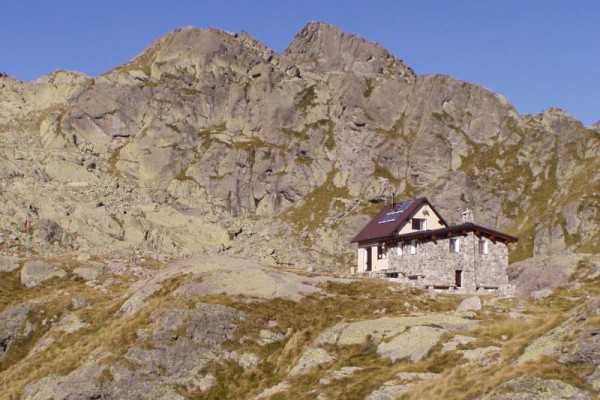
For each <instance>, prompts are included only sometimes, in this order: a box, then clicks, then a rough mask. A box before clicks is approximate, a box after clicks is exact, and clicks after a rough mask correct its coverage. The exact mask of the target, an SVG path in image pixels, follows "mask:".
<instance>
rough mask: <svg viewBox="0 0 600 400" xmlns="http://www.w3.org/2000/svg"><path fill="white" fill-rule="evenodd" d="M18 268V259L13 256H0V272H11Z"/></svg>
mask: <svg viewBox="0 0 600 400" xmlns="http://www.w3.org/2000/svg"><path fill="white" fill-rule="evenodd" d="M17 268H19V259H18V258H15V257H0V272H12V271H14V270H16V269H17Z"/></svg>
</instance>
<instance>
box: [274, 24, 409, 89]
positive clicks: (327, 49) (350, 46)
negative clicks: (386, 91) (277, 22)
mask: <svg viewBox="0 0 600 400" xmlns="http://www.w3.org/2000/svg"><path fill="white" fill-rule="evenodd" d="M285 54H286V55H287V56H289V57H290V58H291V59H292V60H294V61H295V62H297V63H298V64H308V65H310V66H311V68H312V69H315V70H318V71H319V72H334V71H335V72H342V71H352V72H356V73H362V74H373V73H385V72H387V71H386V70H387V69H389V68H390V67H399V73H400V75H402V76H404V77H406V78H410V79H412V78H415V77H416V75H415V73H414V72H413V71H412V69H411V68H410V67H409V66H408V65H406V64H404V63H403V62H402V60H400V59H398V58H396V57H395V56H394V55H393V54H392V53H391V52H390V51H388V50H386V49H385V48H384V47H383V46H381V45H379V44H377V43H374V42H371V41H369V40H366V39H364V38H362V37H360V36H358V35H353V34H348V33H344V32H343V31H342V30H341V29H339V28H337V27H335V26H333V25H330V24H327V23H324V22H310V23H308V24H306V26H304V28H302V29H301V30H300V32H298V33H297V34H296V36H295V37H294V40H292V42H291V43H290V44H289V46H288V47H287V49H286V50H285Z"/></svg>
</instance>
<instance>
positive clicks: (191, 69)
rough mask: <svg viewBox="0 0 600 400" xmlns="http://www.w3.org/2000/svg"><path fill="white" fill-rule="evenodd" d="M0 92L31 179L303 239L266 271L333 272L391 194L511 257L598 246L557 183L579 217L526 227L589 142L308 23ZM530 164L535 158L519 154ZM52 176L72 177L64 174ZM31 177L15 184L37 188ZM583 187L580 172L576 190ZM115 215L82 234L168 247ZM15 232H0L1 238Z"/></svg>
mask: <svg viewBox="0 0 600 400" xmlns="http://www.w3.org/2000/svg"><path fill="white" fill-rule="evenodd" d="M342 55H343V56H342ZM313 67H314V68H313ZM311 68H312V69H311ZM2 85H3V86H4V87H6V88H10V89H11V92H10V93H14V95H10V94H9V92H8V91H7V90H3V91H2V100H0V101H2V105H3V109H4V110H5V114H4V116H3V118H2V120H1V121H0V123H3V124H5V125H6V126H8V127H10V126H11V124H12V125H13V126H15V127H16V129H17V131H19V130H21V131H28V133H29V134H30V135H32V136H31V139H30V140H33V141H36V140H39V139H36V137H39V138H40V139H41V143H42V147H41V150H42V153H43V152H44V151H46V150H48V154H47V155H45V156H44V158H45V159H46V160H55V161H52V162H51V163H54V164H56V165H57V166H54V165H44V164H43V163H42V164H40V165H39V167H36V168H37V169H36V168H33V170H38V171H42V172H43V175H42V178H41V179H42V181H48V180H49V181H50V182H52V181H55V182H61V181H62V183H60V185H65V184H66V185H67V186H68V185H74V184H77V183H78V182H79V179H83V181H84V182H85V181H87V180H89V181H90V182H87V184H88V185H89V184H91V183H92V182H91V181H98V179H100V181H102V180H106V182H107V183H108V182H111V183H108V185H109V186H110V185H119V184H124V183H126V184H127V185H128V187H129V188H131V190H133V189H134V188H136V187H139V188H140V193H137V192H130V194H129V195H128V196H129V197H131V198H132V199H137V200H134V203H135V202H137V201H140V200H141V199H142V198H143V197H145V198H152V199H155V200H152V203H153V204H156V205H159V204H169V205H170V206H174V207H177V208H179V209H180V210H184V211H183V213H181V211H174V212H176V213H178V214H181V216H182V219H184V218H185V217H184V215H185V214H186V213H192V214H193V215H197V216H200V218H201V219H206V220H207V221H208V224H209V225H215V224H214V223H213V222H214V221H215V220H217V221H219V220H222V221H227V224H229V225H231V226H234V227H233V228H227V227H226V226H220V225H219V224H218V223H217V224H216V226H215V229H216V230H217V231H220V232H225V231H227V230H231V229H233V230H234V231H239V230H240V229H241V228H240V227H243V226H244V225H246V224H251V225H252V224H255V222H252V218H254V217H253V216H255V217H258V218H275V217H276V218H278V219H279V220H280V221H282V218H287V217H289V218H290V221H285V223H284V224H283V225H284V226H279V227H278V228H277V229H273V231H272V232H271V234H268V235H267V236H273V235H275V236H279V235H283V236H286V235H290V234H291V235H294V236H296V237H304V238H303V239H302V242H303V243H305V245H306V246H307V248H306V250H309V253H311V256H309V257H308V259H307V258H306V257H305V256H301V255H300V254H298V253H297V252H295V254H294V255H291V254H290V253H289V251H288V250H287V249H288V248H289V246H287V245H285V244H283V243H281V244H278V246H281V247H282V248H283V249H285V250H279V251H276V252H275V253H281V254H279V260H278V262H283V263H288V264H294V263H298V262H299V263H301V264H302V263H310V261H308V260H312V259H313V257H317V259H318V258H319V257H320V255H322V254H323V252H325V254H328V256H330V257H334V258H336V257H339V255H340V254H346V256H344V258H345V259H346V260H348V262H350V254H351V252H350V250H349V246H348V245H347V240H346V239H348V237H350V236H352V231H355V230H356V229H358V227H359V226H360V224H361V222H360V221H363V222H364V220H365V219H364V218H365V216H364V215H363V216H361V214H362V213H363V211H360V210H365V211H366V210H369V209H371V208H372V206H370V204H371V203H370V201H380V200H381V199H382V197H381V196H382V195H383V194H384V193H389V192H391V191H394V192H396V193H397V194H398V195H399V196H405V197H411V196H414V195H427V196H430V197H431V199H432V201H434V203H437V204H440V207H441V209H442V211H443V212H445V213H449V214H450V215H451V216H452V218H455V219H456V218H457V216H458V215H459V214H460V212H461V211H462V210H461V209H464V208H467V207H470V208H472V209H474V210H475V212H476V215H477V218H478V219H479V220H480V222H481V223H484V224H487V225H489V226H491V227H492V228H495V229H504V230H508V231H509V233H511V234H515V235H520V236H524V240H522V244H519V246H520V248H519V249H517V251H516V252H513V254H517V256H516V257H514V258H513V260H516V259H523V258H524V257H525V256H531V255H535V254H547V253H548V252H552V251H564V250H566V249H570V250H569V251H574V250H576V249H577V248H583V249H586V248H590V249H595V248H596V247H597V245H594V244H593V243H595V242H596V240H597V237H598V231H597V229H594V228H593V226H590V224H589V223H587V222H586V219H587V220H589V218H592V220H595V219H598V213H597V212H595V211H594V204H595V203H594V201H595V200H594V197H593V193H590V192H586V190H587V189H585V188H584V187H581V185H577V184H576V185H574V186H575V187H576V188H578V189H577V190H579V194H584V193H588V194H584V195H583V197H582V199H583V200H584V201H583V203H582V202H581V201H579V202H576V203H577V205H573V204H574V203H573V204H571V203H569V202H567V203H564V201H566V200H564V199H566V198H567V197H569V198H571V197H573V196H572V195H571V194H570V193H563V194H562V195H560V196H562V197H561V199H563V200H561V199H556V200H555V201H558V203H557V204H558V208H560V212H558V213H557V215H556V217H553V218H554V220H553V221H552V222H550V221H548V220H547V219H545V220H543V221H539V220H533V219H534V218H530V217H528V215H530V214H531V213H530V212H529V210H531V209H532V207H533V208H535V209H536V210H537V211H536V212H535V214H536V215H538V214H539V215H540V216H542V215H545V214H546V210H548V209H550V210H554V209H557V206H556V205H552V206H550V205H549V203H548V201H549V200H550V199H551V198H552V197H556V196H557V195H558V194H559V192H558V191H557V188H558V187H559V186H561V185H562V186H564V185H565V184H567V186H568V185H569V183H568V182H573V181H575V180H577V179H578V178H575V177H573V176H571V174H570V169H573V168H574V169H573V171H575V175H576V176H580V175H581V174H582V173H583V170H582V168H583V169H584V170H585V171H587V170H588V169H589V168H591V167H592V166H593V165H595V163H596V161H594V155H595V154H597V152H598V145H597V137H598V136H597V135H598V133H597V132H596V133H594V132H595V131H593V130H590V129H587V128H585V127H583V125H582V124H581V123H580V122H579V121H577V120H576V119H574V118H572V117H571V116H570V115H568V114H567V113H565V112H563V111H560V110H558V109H554V108H551V109H549V110H546V111H544V112H542V113H540V114H536V115H519V114H518V113H517V111H516V110H515V109H514V107H513V106H512V105H511V104H510V102H509V101H508V100H507V99H506V98H504V97H503V96H501V95H498V94H495V93H493V92H491V91H489V90H488V89H486V88H484V87H482V86H479V85H475V84H469V83H466V82H462V81H460V80H457V79H455V78H452V77H450V76H445V75H439V74H429V75H423V76H416V75H415V74H414V72H413V71H412V69H411V68H410V67H409V66H407V65H406V64H404V63H403V62H402V61H401V60H400V59H399V58H396V57H395V56H393V55H392V54H391V53H390V52H389V51H387V50H386V49H385V48H383V47H382V46H380V45H378V44H376V43H373V42H369V41H368V40H366V39H363V38H361V37H359V36H356V35H351V34H346V33H344V32H342V31H341V30H339V29H338V28H336V27H333V26H331V25H328V24H324V23H316V22H315V23H309V24H307V25H306V26H305V27H304V28H303V29H302V30H300V31H299V32H298V34H297V35H296V37H295V38H294V40H292V42H291V43H290V45H289V46H288V48H287V49H286V51H284V52H283V53H277V52H274V51H272V50H270V49H268V47H266V46H265V45H264V44H262V43H260V42H259V41H258V40H256V39H255V38H253V37H252V36H251V35H249V34H247V33H241V34H234V33H228V32H224V31H221V30H218V29H216V28H205V29H199V28H194V27H186V28H181V29H177V30H175V31H173V32H171V33H168V34H166V35H165V36H163V37H161V38H159V39H158V40H156V41H155V42H153V43H152V44H151V45H150V46H149V47H148V48H147V49H145V50H144V51H143V52H142V53H141V54H140V55H139V56H137V57H135V58H134V59H132V60H131V61H129V62H128V63H125V64H123V65H122V66H119V67H116V68H114V69H112V70H110V71H108V72H107V73H105V74H103V75H100V76H98V77H96V78H89V77H87V76H85V75H83V74H79V73H73V72H68V71H57V72H54V73H52V74H50V75H48V76H47V77H46V78H40V79H39V80H38V81H36V82H34V83H26V82H20V81H16V80H14V79H12V78H6V77H5V78H2ZM19 93H22V95H19ZM11 96H14V97H11ZM19 97H20V98H19ZM36 113H37V114H36ZM19 118H23V121H22V122H23V123H22V124H21V123H19V122H16V121H18V120H19ZM5 133H7V132H6V130H5ZM548 135H550V136H548ZM550 137H554V138H555V139H552V140H551V139H550ZM13 139H14V138H13ZM15 140H16V139H15ZM551 142H553V143H551ZM571 142H573V144H569V143H571ZM13 146H14V147H15V148H17V149H18V148H19V147H22V146H20V145H19V144H14V143H13ZM23 151H24V152H25V153H26V152H27V151H28V150H27V149H23ZM532 152H533V153H532ZM534 153H535V154H539V155H540V157H538V159H537V160H535V159H531V158H530V156H529V154H534ZM40 154H41V153H40ZM77 154H81V156H77ZM358 154H361V155H362V156H361V157H357V155H358ZM36 157H37V156H32V158H36ZM78 157H80V159H79V161H77V158H78ZM81 159H85V162H83V161H81ZM92 159H93V160H92ZM65 162H66V163H65ZM82 162H83V164H81V163H82ZM530 162H531V163H533V164H532V165H528V163H530ZM73 163H74V164H80V165H79V166H77V165H73ZM85 163H87V165H86V164H85ZM515 163H516V164H515ZM552 163H554V164H552ZM513 164H515V165H513ZM559 164H561V166H560V167H559ZM90 165H94V166H96V167H97V168H96V169H91V168H89V166H90ZM553 165H555V166H553ZM565 166H566V167H567V168H566V169H565V168H563V167H565ZM65 167H66V168H65ZM523 167H525V169H523ZM553 168H556V169H553ZM26 169H27V168H26ZM69 169H73V170H77V171H80V172H74V171H73V173H72V175H73V176H68V175H69V173H70V172H66V171H68V170H69ZM33 170H32V171H31V173H30V174H29V175H27V174H25V177H27V176H29V177H30V178H32V179H33V181H36V180H39V179H40V178H39V177H37V178H35V177H34V175H35V174H37V172H33ZM92 175H93V176H92ZM506 175H511V178H510V179H507V178H506ZM379 178H385V179H387V182H388V185H387V186H386V187H384V186H383V185H382V184H381V180H380V179H379ZM11 179H14V178H11ZM16 179H17V180H18V179H19V178H16ZM121 180H124V181H123V182H120V181H121ZM597 180H598V177H597V174H596V175H595V174H594V173H592V174H591V181H590V182H597ZM490 184H491V185H492V187H487V186H488V185H490ZM324 185H325V186H324ZM549 187H553V188H555V189H552V191H548V189H547V188H549ZM128 190H130V189H128ZM315 191H320V192H323V193H325V196H326V197H327V196H332V197H331V198H330V197H327V198H326V203H327V204H322V205H321V207H322V209H320V210H310V209H307V207H305V206H304V203H303V201H302V199H303V198H304V197H305V196H307V195H309V194H310V193H313V192H315ZM142 192H143V193H142ZM526 192H527V193H526ZM563 192H564V190H563ZM132 193H133V195H132ZM135 193H137V194H135ZM493 193H496V195H493ZM97 195H98V196H100V194H97ZM524 195H525V197H523V196H524ZM140 196H141V197H140ZM109 197H110V195H109ZM520 198H521V201H520V200H519V199H520ZM157 199H162V200H159V201H158V203H155V201H156V200H157ZM336 199H337V200H336ZM586 199H587V200H586ZM99 200H100V199H99ZM357 201H358V203H357ZM114 202H115V203H121V204H124V203H123V202H122V201H119V200H118V199H117V198H115V199H114ZM544 202H545V204H546V205H544ZM76 203H77V202H76ZM200 203H204V204H205V205H203V206H201V207H199V208H198V206H197V204H200ZM52 204H53V205H52V206H50V207H49V208H54V211H49V212H48V214H49V215H48V216H49V217H52V218H49V219H50V220H52V221H54V222H55V223H58V225H59V226H61V225H65V223H63V222H61V221H58V222H57V221H56V220H55V218H56V215H57V214H56V209H57V208H56V207H57V206H56V205H55V204H54V203H52ZM503 204H504V207H506V205H508V204H510V205H511V206H512V207H513V208H512V209H502V207H503V206H502V205H503ZM122 207H123V206H122V205H121V206H119V207H117V208H118V209H121V208H122ZM564 207H566V209H565V208H564ZM58 208H61V207H58ZM134 208H135V207H134ZM105 210H106V208H105ZM96 211H99V210H96ZM284 211H285V213H284V214H282V213H283V212H284ZM120 212H126V210H125V209H122V210H121V211H120ZM137 212H138V213H141V214H140V215H145V213H146V212H145V211H143V210H141V209H140V210H139V211H137ZM315 212H316V214H318V215H319V216H318V217H317V216H315ZM573 212H574V213H575V215H571V214H572V213H573ZM370 213H371V211H367V215H370ZM552 213H554V212H552ZM59 214H60V213H59ZM565 214H569V215H568V216H567V215H565ZM117 215H118V214H114V213H112V212H110V211H106V212H105V215H104V216H101V215H98V218H100V220H101V221H103V222H99V221H96V223H92V225H96V226H105V227H106V226H111V225H113V223H115V220H116V221H119V222H118V223H117V225H116V226H115V227H114V228H111V229H112V230H115V229H116V231H117V232H120V233H118V234H116V233H114V234H113V236H115V235H116V237H117V238H121V239H122V240H118V242H123V243H124V244H125V247H126V248H132V249H135V248H141V249H144V250H143V251H156V248H155V247H156V246H157V245H156V244H154V245H151V246H148V243H144V241H142V242H139V241H138V240H139V239H137V238H139V237H140V235H141V236H144V237H148V235H150V236H151V234H150V233H143V232H152V231H153V229H155V230H156V234H157V235H158V236H160V237H161V238H162V235H163V234H166V236H167V237H169V240H168V241H171V242H172V239H171V236H172V235H173V234H174V233H173V232H171V228H169V227H168V226H165V225H164V224H162V222H161V223H159V224H158V225H157V221H153V222H151V221H146V220H145V218H142V219H141V220H140V219H137V221H138V222H141V225H139V224H138V222H135V223H134V225H136V226H145V225H148V226H146V227H145V228H144V229H143V230H142V233H141V234H140V233H139V232H138V233H135V232H133V231H132V228H129V230H130V232H128V227H129V226H130V224H129V222H131V221H130V219H131V218H130V217H129V216H126V215H127V214H123V215H122V216H117ZM211 215H214V216H217V217H213V216H211ZM339 215H341V217H339ZM246 217H252V218H246ZM346 217H347V218H346ZM519 218H525V219H524V220H519ZM230 219H231V220H230ZM111 221H112V222H111ZM326 221H329V224H330V226H327V222H326ZM334 221H335V222H334ZM567 221H568V222H567ZM288 222H289V223H288ZM323 222H326V224H325V225H322V226H320V225H319V224H323ZM98 223H99V225H98ZM82 224H83V225H82ZM89 224H90V222H89V221H87V222H83V221H78V222H75V221H74V222H72V223H67V224H66V225H69V226H65V227H64V228H66V231H67V232H71V231H72V230H73V229H74V231H73V232H72V233H73V234H74V235H75V236H80V237H81V238H80V241H85V236H86V235H82V234H81V233H80V232H79V228H76V227H77V226H86V225H89ZM15 225H16V220H15V218H13V220H12V221H11V222H10V223H5V224H4V232H5V233H7V232H9V231H11V230H14V226H15ZM285 225H287V226H285ZM235 226H238V227H235ZM117 227H118V228H117ZM147 228H148V229H147ZM111 229H108V230H109V231H110V230H111ZM140 229H141V228H140ZM178 229H181V227H177V228H176V230H178ZM247 229H250V228H247ZM279 229H281V230H282V231H281V232H279V233H278V230H279ZM267 230H270V229H267ZM582 230H583V231H585V232H583V231H582ZM163 231H165V232H166V231H168V232H170V233H162V232H163ZM99 234H100V235H101V236H102V230H101V229H100V232H99ZM113 236H111V237H113ZM217 236H219V235H217ZM221 236H222V237H225V236H226V235H224V234H221ZM536 236H537V241H536ZM134 237H135V238H136V239H135V240H134V241H133V242H130V239H131V238H134ZM179 237H180V236H179ZM235 238H237V239H243V240H241V241H240V242H239V243H237V244H236V240H225V239H223V242H222V243H220V245H218V246H216V247H217V248H227V249H228V250H226V251H233V252H236V251H241V252H245V250H244V248H245V247H246V246H248V245H249V243H248V242H247V241H246V240H250V238H246V237H245V236H244V235H242V236H235ZM94 240H95V239H94ZM157 240H159V239H157ZM161 240H162V239H160V240H159V241H161ZM219 240H220V239H219ZM331 240H333V244H330V243H328V242H330V241H331ZM211 243H212V242H211ZM40 245H41V246H42V247H44V246H45V245H44V243H43V241H42V242H41V243H40ZM117 245H119V243H117ZM88 246H89V244H88ZM139 246H141V247H139ZM169 246H170V245H169ZM173 246H174V248H180V249H181V248H182V247H181V246H183V247H186V246H187V245H183V244H182V243H178V242H177V241H175V242H173ZM210 246H214V244H211V245H210ZM230 246H231V247H230ZM255 246H258V242H257V243H256V244H255ZM590 246H591V247H590ZM159 247H160V246H159ZM250 247H251V248H252V250H250V251H249V253H254V254H256V252H257V251H258V250H257V249H256V248H253V247H252V246H250ZM276 247H277V246H276ZM214 250H215V248H213V251H214ZM187 251H188V250H186V252H187ZM159 252H160V251H159ZM259 257H271V255H269V256H259ZM275 261H277V260H275Z"/></svg>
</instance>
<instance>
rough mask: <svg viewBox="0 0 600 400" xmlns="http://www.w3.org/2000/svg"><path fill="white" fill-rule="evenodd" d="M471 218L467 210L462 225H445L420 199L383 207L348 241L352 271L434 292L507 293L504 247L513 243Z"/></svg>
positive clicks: (503, 234) (500, 233) (502, 234)
mask: <svg viewBox="0 0 600 400" xmlns="http://www.w3.org/2000/svg"><path fill="white" fill-rule="evenodd" d="M471 218H472V217H471V213H470V212H468V211H467V212H465V213H463V221H465V222H463V223H462V224H461V225H455V226H449V225H448V224H447V223H446V221H445V220H444V219H443V218H442V217H441V215H440V214H439V213H438V212H437V211H436V210H435V208H434V207H433V206H432V205H431V203H429V201H428V200H427V199H426V198H424V197H423V198H419V199H415V200H409V201H404V202H402V203H398V204H391V205H386V206H384V207H383V209H382V210H381V211H380V212H379V213H378V214H377V215H376V216H375V217H374V218H373V219H372V220H371V221H370V222H369V223H368V224H367V225H366V226H365V227H364V228H363V229H362V230H361V231H360V233H359V234H358V235H357V236H356V237H355V238H354V240H353V242H356V243H358V253H357V272H358V273H364V274H369V275H374V276H382V277H383V276H385V277H388V278H391V279H394V280H397V281H400V282H403V283H406V284H409V285H411V286H415V287H421V288H429V289H431V290H436V291H442V290H444V291H456V292H460V293H482V292H483V293H486V292H490V293H497V294H502V295H510V294H511V293H512V286H511V285H509V283H508V275H507V272H506V269H507V267H508V245H509V244H511V243H514V242H516V241H517V240H518V239H517V238H516V237H513V236H510V235H507V234H505V233H502V232H498V231H495V230H492V229H489V228H486V227H483V226H480V225H476V224H474V223H473V222H471V220H472V219H471ZM467 221H468V222H467Z"/></svg>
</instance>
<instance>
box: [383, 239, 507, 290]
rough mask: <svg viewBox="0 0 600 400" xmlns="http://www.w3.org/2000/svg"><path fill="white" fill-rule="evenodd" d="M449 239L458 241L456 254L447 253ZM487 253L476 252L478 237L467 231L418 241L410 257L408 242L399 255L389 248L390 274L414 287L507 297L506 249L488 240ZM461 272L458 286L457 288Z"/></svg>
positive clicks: (401, 244)
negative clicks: (495, 293)
mask: <svg viewBox="0 0 600 400" xmlns="http://www.w3.org/2000/svg"><path fill="white" fill-rule="evenodd" d="M450 239H458V240H459V251H458V252H450ZM487 243H488V244H487V246H488V251H487V254H480V252H479V237H477V236H476V235H474V234H473V233H472V232H469V233H467V234H464V235H460V234H457V235H455V236H452V237H445V238H439V239H437V240H417V241H416V246H417V252H416V254H411V252H410V244H411V243H410V242H404V243H399V245H400V246H402V252H401V253H402V254H401V255H399V254H398V252H397V250H396V249H389V251H388V262H389V271H397V272H399V273H400V274H399V276H398V277H399V278H400V279H402V280H403V281H404V282H406V283H410V284H411V285H413V286H417V287H429V288H432V289H449V290H451V291H454V290H456V291H460V292H468V293H474V292H477V291H479V292H486V291H490V292H500V293H501V294H510V287H509V285H508V275H507V273H506V268H507V266H508V249H507V246H506V245H505V244H504V243H501V242H494V241H490V240H487ZM456 271H462V272H461V281H462V285H461V287H457V285H456Z"/></svg>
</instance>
